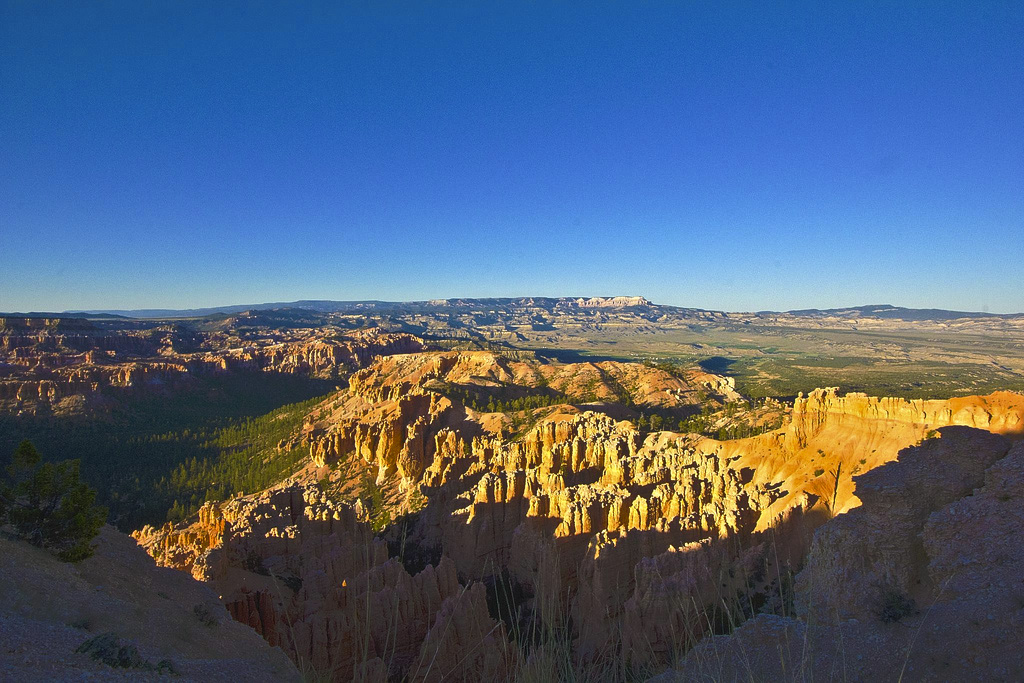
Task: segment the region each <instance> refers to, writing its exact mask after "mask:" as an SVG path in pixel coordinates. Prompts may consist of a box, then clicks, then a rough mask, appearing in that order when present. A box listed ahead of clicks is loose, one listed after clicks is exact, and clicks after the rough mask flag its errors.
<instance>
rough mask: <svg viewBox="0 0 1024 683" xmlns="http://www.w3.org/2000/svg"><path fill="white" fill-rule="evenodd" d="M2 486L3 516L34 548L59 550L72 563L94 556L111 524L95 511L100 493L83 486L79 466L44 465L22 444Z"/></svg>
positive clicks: (75, 463) (98, 509) (0, 509)
mask: <svg viewBox="0 0 1024 683" xmlns="http://www.w3.org/2000/svg"><path fill="white" fill-rule="evenodd" d="M7 474H8V477H9V480H10V481H9V483H4V484H3V485H0V500H2V501H3V503H2V504H0V514H2V515H3V517H2V519H4V520H6V521H8V522H10V523H11V524H12V525H13V526H14V528H15V530H16V531H17V533H18V536H20V537H21V538H24V539H25V540H27V541H28V542H29V543H32V544H33V545H37V546H40V547H46V548H51V549H53V550H56V551H57V553H58V556H59V557H60V558H61V559H62V560H64V561H66V562H78V561H79V560H84V559H85V558H87V557H89V556H90V555H92V553H93V547H92V545H91V543H90V541H92V539H93V538H94V537H95V536H96V534H98V533H99V530H100V527H102V526H103V523H104V522H105V521H106V519H107V511H106V508H102V507H99V506H96V505H94V503H95V501H96V491H94V490H93V489H91V488H90V487H89V486H88V485H87V484H85V482H82V481H80V480H79V471H78V461H77V460H64V461H62V462H56V463H50V462H46V463H44V462H42V458H41V457H40V455H39V451H37V450H36V448H35V446H33V445H32V443H31V442H29V441H27V440H26V441H22V442H21V444H20V445H19V446H18V448H17V450H15V451H14V457H13V458H12V460H11V465H10V467H8V468H7Z"/></svg>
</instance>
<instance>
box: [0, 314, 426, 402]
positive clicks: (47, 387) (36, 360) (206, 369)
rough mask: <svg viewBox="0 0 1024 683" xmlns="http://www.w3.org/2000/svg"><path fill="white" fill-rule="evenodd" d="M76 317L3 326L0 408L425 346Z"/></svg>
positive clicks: (329, 363) (382, 337)
mask: <svg viewBox="0 0 1024 683" xmlns="http://www.w3.org/2000/svg"><path fill="white" fill-rule="evenodd" d="M3 320H10V319H3ZM75 322H78V323H81V325H80V326H75V325H70V324H65V321H63V320H58V321H56V322H55V321H47V320H44V319H29V323H31V324H26V325H13V324H8V325H7V326H6V327H3V328H0V410H5V411H11V412H30V413H31V412H38V411H41V410H42V411H49V410H56V411H57V412H61V411H62V410H63V409H65V408H69V407H71V406H77V405H79V404H80V403H81V402H82V401H79V402H78V403H74V402H71V401H67V400H66V399H71V398H73V397H80V398H81V399H82V400H91V399H96V398H98V397H99V396H100V394H101V393H102V392H103V391H104V390H105V389H107V388H115V389H133V390H136V391H139V390H146V389H154V388H166V387H173V386H177V385H187V384H188V383H189V382H190V381H191V378H193V377H195V376H202V375H213V374H222V373H226V372H238V371H261V372H277V373H287V374H300V375H305V376H309V377H319V378H336V377H338V376H339V375H341V374H345V373H347V372H349V371H351V370H354V369H357V368H359V367H363V366H365V365H367V364H369V363H370V362H371V361H372V360H373V359H374V358H375V357H377V356H381V355H389V354H395V353H410V352H414V351H419V350H421V349H422V345H421V343H420V341H419V340H418V339H417V338H415V337H413V336H411V335H406V334H377V333H375V332H372V331H371V332H367V331H364V332H356V333H351V334H349V335H346V336H338V335H336V334H335V333H333V332H327V331H323V330H299V331H280V332H277V333H275V334H267V335H264V336H262V337H258V338H254V339H240V338H235V337H232V336H230V335H226V334H224V333H198V332H190V331H183V330H180V329H178V328H176V327H173V326H168V327H162V328H155V329H144V330H103V329H95V328H92V327H91V326H90V325H89V323H87V322H86V321H75ZM48 323H52V324H48ZM58 323H59V324H58Z"/></svg>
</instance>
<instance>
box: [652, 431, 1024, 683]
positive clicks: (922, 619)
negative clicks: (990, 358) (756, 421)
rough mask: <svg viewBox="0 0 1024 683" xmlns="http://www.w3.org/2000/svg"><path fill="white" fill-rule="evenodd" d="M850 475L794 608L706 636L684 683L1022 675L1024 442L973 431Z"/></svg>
mask: <svg viewBox="0 0 1024 683" xmlns="http://www.w3.org/2000/svg"><path fill="white" fill-rule="evenodd" d="M939 432H940V436H939V437H938V438H934V439H929V440H927V441H926V442H925V443H923V444H922V445H920V446H916V447H911V448H908V449H906V450H904V451H902V452H901V453H900V456H899V460H897V461H895V462H891V463H888V464H886V465H884V466H882V467H879V468H877V469H875V470H873V471H871V472H869V473H867V474H865V475H863V476H860V477H857V478H856V486H857V494H858V496H859V497H860V498H861V500H862V502H863V505H862V506H861V507H859V508H857V509H855V510H852V511H851V512H849V513H848V514H845V515H841V516H839V517H837V518H835V519H833V520H832V521H830V522H828V523H827V524H825V525H824V526H822V527H821V528H820V529H819V530H818V532H817V533H816V534H815V537H814V543H813V546H812V548H811V552H810V555H809V557H808V560H807V566H806V568H804V569H803V571H802V572H800V574H799V575H798V576H797V577H796V604H795V614H792V615H789V616H779V615H760V616H758V617H756V618H755V619H752V620H750V621H748V622H747V623H745V624H743V625H742V626H741V627H740V628H739V629H738V630H737V631H736V632H735V633H734V634H733V635H731V636H727V637H726V636H723V637H717V638H712V639H710V640H707V641H705V642H702V643H701V644H700V645H698V646H697V647H696V648H694V649H693V650H692V651H691V652H690V653H689V654H688V656H687V657H686V659H685V661H684V662H683V664H682V665H681V666H680V668H679V669H678V670H677V671H672V672H669V673H666V674H664V675H663V676H661V677H659V678H658V679H657V680H658V681H659V682H662V683H668V682H669V681H676V680H679V681H682V680H693V679H699V680H705V679H709V680H722V681H733V680H736V681H739V680H743V681H751V680H753V681H774V680H811V679H814V680H898V679H901V678H905V679H907V680H1002V681H1017V680H1021V679H1022V678H1024V652H1022V650H1021V646H1020V645H1021V641H1020V635H1021V633H1024V573H1022V572H1021V567H1022V566H1024V551H1022V549H1024V512H1022V511H1024V442H1020V441H1017V442H1016V443H1013V442H1011V441H1010V440H1008V439H1006V438H1004V437H1001V436H997V435H993V434H989V433H986V432H983V431H980V430H977V429H971V428H967V427H946V428H943V429H941V430H939Z"/></svg>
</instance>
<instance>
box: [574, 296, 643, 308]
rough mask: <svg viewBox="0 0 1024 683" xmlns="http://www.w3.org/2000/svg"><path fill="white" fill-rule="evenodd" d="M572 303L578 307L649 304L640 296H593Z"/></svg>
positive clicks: (625, 306) (628, 306) (622, 306)
mask: <svg viewBox="0 0 1024 683" xmlns="http://www.w3.org/2000/svg"><path fill="white" fill-rule="evenodd" d="M573 303H574V304H576V305H577V306H579V307H580V308H631V307H634V306H650V305H651V302H650V301H648V300H647V299H645V298H644V297H642V296H595V297H591V298H589V299H576V300H574V301H573Z"/></svg>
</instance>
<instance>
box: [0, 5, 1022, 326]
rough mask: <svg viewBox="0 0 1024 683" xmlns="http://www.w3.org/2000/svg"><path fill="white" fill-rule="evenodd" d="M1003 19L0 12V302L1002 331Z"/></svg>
mask: <svg viewBox="0 0 1024 683" xmlns="http://www.w3.org/2000/svg"><path fill="white" fill-rule="evenodd" d="M1021 35H1024V5H1022V4H1020V3H1008V2H1007V3H1003V2H986V3H980V4H968V3H928V4H927V5H922V6H915V7H910V6H906V5H904V4H895V5H891V6H871V7H865V6H860V5H858V4H855V3H848V4H841V5H837V6H820V7H813V6H812V7H808V6H803V5H796V4H794V5H785V4H783V5H773V6H768V5H762V4H754V3H741V4H736V5H729V6H724V7H723V6H715V5H682V4H679V5H677V4H664V5H660V4H659V5H654V4H650V5H648V4H641V5H637V4H628V5H626V4H610V5H604V4H598V5H586V6H572V5H566V4H558V5H530V6H521V5H518V4H512V5H507V6H501V5H496V4H490V3H480V4H475V3H474V4H467V5H460V4H451V5H442V6H428V5H423V4H413V5H381V4H376V3H374V4H359V5H355V4H344V5H338V6H316V7H298V6H283V5H261V6H255V5H251V6H250V5H247V6H245V7H244V8H242V7H231V6H228V5H225V4H219V3H215V4H210V3H190V2H176V3H159V2H158V3H144V4H139V3H131V2H96V3H3V4H2V5H0V60H2V62H3V64H4V69H2V70H0V92H3V93H4V97H3V98H2V99H0V150H3V163H2V164H0V244H2V247H3V251H4V255H5V260H4V272H3V275H2V276H0V310H5V311H33V310H34V311H42V310H56V311H63V310H95V309H122V310H127V309H139V308H169V309H181V308H200V307H216V306H221V305H225V304H224V303H223V302H224V301H243V302H267V301H291V300H300V299H310V298H316V299H349V300H367V299H380V300H391V301H409V300H425V299H431V298H459V297H464V298H471V297H472V298H479V297H494V296H501V295H504V294H506V293H507V292H509V291H516V292H529V293H530V294H531V295H534V296H544V295H556V294H557V293H563V292H566V291H576V292H588V293H591V292H592V293H602V292H603V293H618V292H643V293H644V295H645V296H647V298H649V299H651V300H652V301H657V302H662V303H666V304H672V305H680V306H691V307H700V308H707V309H714V310H729V311H743V310H747V311H753V310H791V309H801V308H836V307H842V306H849V305H864V304H869V303H871V302H878V301H886V302H888V301H893V302H895V304H896V305H901V306H905V307H911V308H942V309H949V310H962V311H986V310H987V311H991V312H999V313H1011V312H1020V311H1024V289H1022V288H1021V287H1020V281H1021V275H1022V274H1024V273H1022V270H1024V269H1022V268H1021V258H1020V254H1021V253H1024V201H1022V200H1021V188H1022V187H1024V154H1022V153H1021V150H1022V149H1024V113H1022V112H1024V57H1022V53H1021V50H1020V36H1021Z"/></svg>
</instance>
